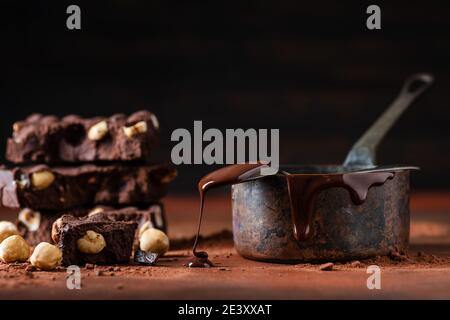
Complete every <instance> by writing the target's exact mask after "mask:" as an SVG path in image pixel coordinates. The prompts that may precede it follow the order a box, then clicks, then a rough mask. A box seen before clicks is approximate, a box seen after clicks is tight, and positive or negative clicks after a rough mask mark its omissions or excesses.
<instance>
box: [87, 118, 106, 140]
mask: <svg viewBox="0 0 450 320" xmlns="http://www.w3.org/2000/svg"><path fill="white" fill-rule="evenodd" d="M107 133H108V123H106V121H105V120H103V121H100V122H98V123H96V124H94V125H93V126H92V127H91V128H90V129H89V131H88V139H89V140H92V141H99V140H102V139H103V137H104V136H105V135H106V134H107Z"/></svg>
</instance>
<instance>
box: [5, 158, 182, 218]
mask: <svg viewBox="0 0 450 320" xmlns="http://www.w3.org/2000/svg"><path fill="white" fill-rule="evenodd" d="M175 176H176V170H175V168H174V167H173V166H171V165H162V164H161V165H143V166H124V165H109V166H96V165H92V164H86V165H82V166H80V167H53V168H49V167H47V166H44V165H37V166H32V167H24V168H14V169H0V197H1V198H0V200H1V201H0V206H4V207H10V208H31V209H33V210H41V209H42V210H59V211H62V210H65V209H70V208H75V207H92V206H95V205H97V204H103V205H111V206H127V205H146V204H147V205H148V204H151V203H154V202H155V201H158V200H159V199H160V198H161V197H163V196H164V195H165V194H166V189H167V188H166V187H167V184H168V183H169V182H170V181H172V180H173V179H174V178H175Z"/></svg>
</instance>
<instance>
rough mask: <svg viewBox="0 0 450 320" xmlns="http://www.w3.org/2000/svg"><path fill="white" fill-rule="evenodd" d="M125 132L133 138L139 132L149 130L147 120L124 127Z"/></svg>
mask: <svg viewBox="0 0 450 320" xmlns="http://www.w3.org/2000/svg"><path fill="white" fill-rule="evenodd" d="M123 132H124V133H125V135H126V136H127V137H128V138H132V137H134V136H135V135H137V134H139V133H145V132H147V122H145V121H139V122H136V123H135V124H134V125H132V126H129V127H123Z"/></svg>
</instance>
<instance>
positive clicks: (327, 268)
mask: <svg viewBox="0 0 450 320" xmlns="http://www.w3.org/2000/svg"><path fill="white" fill-rule="evenodd" d="M333 267H334V264H333V263H332V262H328V263H324V264H321V265H320V266H319V270H320V271H333Z"/></svg>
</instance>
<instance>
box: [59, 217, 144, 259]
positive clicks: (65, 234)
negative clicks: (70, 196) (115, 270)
mask: <svg viewBox="0 0 450 320" xmlns="http://www.w3.org/2000/svg"><path fill="white" fill-rule="evenodd" d="M137 226H138V223H137V222H134V221H114V220H112V219H109V218H108V217H107V216H106V215H104V214H98V215H91V216H86V217H74V216H71V215H63V216H62V217H60V218H58V219H57V220H56V221H55V222H54V224H53V231H52V238H53V241H54V242H55V243H56V244H57V246H58V247H59V249H60V250H61V252H62V264H63V265H65V266H69V265H78V266H82V265H84V264H86V263H92V264H119V263H128V262H129V260H130V257H131V255H132V250H133V242H134V237H135V233H136V229H137Z"/></svg>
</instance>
